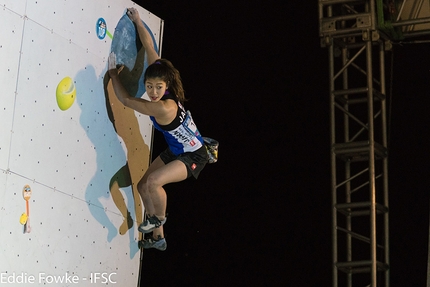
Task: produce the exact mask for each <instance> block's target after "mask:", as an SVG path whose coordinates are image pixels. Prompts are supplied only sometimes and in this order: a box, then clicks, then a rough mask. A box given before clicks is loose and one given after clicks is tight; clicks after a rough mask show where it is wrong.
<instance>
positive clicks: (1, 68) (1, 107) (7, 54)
mask: <svg viewBox="0 0 430 287" xmlns="http://www.w3.org/2000/svg"><path fill="white" fill-rule="evenodd" d="M0 23H1V33H0V63H1V64H0V75H1V77H0V87H1V96H0V119H1V124H0V135H1V136H0V169H4V170H6V169H7V167H8V158H9V146H10V137H11V130H12V120H13V109H14V103H15V90H16V79H17V76H18V67H19V60H20V50H21V48H20V46H21V37H22V33H23V24H24V22H23V20H22V17H21V16H19V15H18V14H16V13H14V12H12V11H11V10H8V9H4V8H0Z"/></svg>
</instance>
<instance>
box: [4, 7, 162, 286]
mask: <svg viewBox="0 0 430 287" xmlns="http://www.w3.org/2000/svg"><path fill="white" fill-rule="evenodd" d="M127 7H135V8H137V9H138V11H139V13H140V16H141V18H142V20H143V22H144V23H145V24H146V25H147V29H148V30H149V32H150V34H151V36H152V37H153V40H154V46H155V47H156V49H157V50H158V49H159V47H160V46H161V39H162V27H163V21H162V20H161V19H160V18H158V17H157V16H155V15H153V14H151V13H150V12H148V11H146V10H145V9H143V8H141V7H139V6H137V5H136V4H135V3H133V2H131V1H126V0H90V1H88V0H0V29H1V32H0V88H1V95H0V119H1V124H0V242H1V244H0V285H2V286H3V285H6V286H7V285H8V284H9V285H10V286H15V285H16V284H23V285H22V286H30V284H31V286H33V285H35V286H39V285H40V286H46V285H50V284H52V285H53V286H71V285H76V286H102V285H103V286H106V285H118V286H137V284H138V277H139V276H138V275H139V266H140V250H139V248H138V245H137V241H138V240H139V232H138V231H137V224H138V223H139V222H141V220H142V214H143V212H144V211H143V207H142V204H141V200H140V197H139V196H138V194H137V190H136V183H137V181H138V180H139V178H140V177H141V176H142V175H143V173H144V172H145V170H146V169H147V167H148V164H149V160H150V149H151V142H152V139H151V137H152V125H151V123H150V121H149V119H148V118H147V117H146V116H144V115H140V114H137V113H135V112H134V111H132V110H130V109H128V108H125V107H124V106H122V105H121V103H119V102H118V100H117V99H116V96H115V94H114V93H113V89H112V86H111V83H110V81H109V77H108V76H107V74H106V73H107V58H108V55H109V53H110V51H111V49H112V46H113V45H112V43H113V42H115V40H117V42H119V43H123V44H124V43H125V45H131V46H133V47H135V48H134V49H132V51H131V52H130V51H128V52H124V53H123V58H124V57H125V58H127V59H126V60H127V61H128V64H129V65H133V64H135V62H134V61H135V60H136V59H138V60H142V59H144V58H145V55H144V52H141V51H143V50H141V49H140V46H139V45H138V44H139V43H138V42H139V41H138V40H137V41H136V35H135V33H134V32H135V31H134V32H133V23H132V22H131V21H130V20H129V19H128V18H127V16H124V15H125V12H126V8H127ZM120 20H121V21H122V22H124V23H125V24H124V23H123V24H122V26H126V27H127V29H128V30H127V31H128V33H129V34H130V33H131V34H130V35H128V36H127V37H128V38H127V39H121V38H120V37H123V34H124V33H123V32H121V33H119V34H118V35H116V33H115V27H117V25H118V23H120ZM127 21H128V22H127ZM133 33H134V34H133ZM133 37H134V38H133ZM127 41H128V42H127ZM116 49H117V50H119V51H120V52H121V50H123V49H124V47H123V46H120V47H116ZM139 49H140V50H139ZM127 53H129V54H127ZM139 54H141V58H139ZM124 55H125V56H124ZM127 55H129V57H128V56H127ZM142 61H143V60H142ZM136 62H137V61H136ZM136 65H137V64H136ZM142 65H143V64H142ZM131 68H133V67H131ZM124 70H125V72H124V74H123V75H121V76H122V78H123V80H124V81H127V82H128V83H129V84H130V86H134V87H135V88H133V89H132V91H130V93H132V95H133V96H137V97H140V96H142V94H143V93H144V92H145V91H144V89H143V90H142V87H140V83H136V81H140V80H141V78H139V77H136V75H135V74H134V75H133V77H131V76H130V75H129V74H130V73H127V69H124ZM138 70H139V71H140V73H141V72H142V71H143V67H141V68H140V69H138ZM133 81H134V82H133ZM136 87H137V88H136ZM143 97H146V94H143Z"/></svg>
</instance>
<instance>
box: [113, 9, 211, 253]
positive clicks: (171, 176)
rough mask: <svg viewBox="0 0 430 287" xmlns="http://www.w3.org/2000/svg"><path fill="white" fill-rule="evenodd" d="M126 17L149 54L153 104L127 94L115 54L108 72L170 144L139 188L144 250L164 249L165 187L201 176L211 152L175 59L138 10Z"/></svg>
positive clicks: (147, 77) (121, 95)
mask: <svg viewBox="0 0 430 287" xmlns="http://www.w3.org/2000/svg"><path fill="white" fill-rule="evenodd" d="M127 15H128V17H129V18H130V19H131V20H132V21H133V22H134V23H135V25H136V29H137V33H138V35H139V38H140V41H141V42H142V45H143V48H144V49H145V52H146V54H147V60H148V67H147V69H146V70H145V74H144V85H145V88H146V93H147V95H148V97H149V100H146V99H143V98H135V97H131V96H130V95H129V94H128V92H127V91H126V89H125V87H124V86H123V84H122V83H121V80H120V78H119V73H120V69H121V68H119V69H118V68H117V65H116V57H115V54H114V53H113V52H112V53H111V54H110V55H109V63H108V69H109V72H108V73H109V76H110V78H111V80H112V85H113V88H114V91H115V94H116V96H117V97H118V99H119V101H120V102H121V103H122V104H124V106H126V107H129V108H131V109H134V110H135V111H137V112H139V113H142V114H145V115H148V116H149V117H150V119H151V121H152V122H153V125H154V127H155V128H156V129H157V130H159V131H161V132H162V133H163V135H164V138H165V139H166V142H167V145H168V148H167V149H166V150H164V151H163V152H162V153H161V154H160V155H159V156H158V157H157V158H156V159H155V160H154V161H153V162H152V163H151V164H150V165H149V167H148V170H147V171H146V173H145V174H144V176H143V177H142V179H141V180H140V181H139V183H138V185H137V187H138V190H139V194H140V196H141V197H142V201H143V204H144V207H145V211H146V220H144V221H143V222H142V224H140V226H139V231H140V232H142V233H145V234H147V236H146V238H144V240H143V248H156V249H158V250H162V251H163V250H165V249H166V247H167V243H166V240H165V238H164V233H163V224H164V223H165V222H166V219H167V217H166V205H167V195H166V191H165V190H164V188H163V186H164V185H166V184H168V183H173V182H179V181H183V180H185V179H187V178H189V177H194V178H197V177H198V175H199V173H200V172H201V170H202V169H203V168H204V167H205V165H206V163H207V162H208V154H207V150H206V147H205V145H204V140H203V138H202V136H201V135H200V133H199V131H198V129H197V127H196V125H195V123H194V121H193V119H192V117H191V114H190V113H189V111H186V110H185V108H184V106H183V103H184V101H185V95H184V90H183V87H182V82H181V78H180V75H179V71H178V70H177V69H176V68H175V67H174V66H173V65H172V63H171V62H170V61H168V60H166V59H161V58H160V57H159V56H158V54H157V52H156V51H155V49H154V45H153V43H152V39H151V37H150V35H149V32H148V31H147V30H146V28H145V27H144V25H143V23H142V21H141V19H140V16H139V13H138V11H137V10H136V9H135V8H130V9H128V10H127Z"/></svg>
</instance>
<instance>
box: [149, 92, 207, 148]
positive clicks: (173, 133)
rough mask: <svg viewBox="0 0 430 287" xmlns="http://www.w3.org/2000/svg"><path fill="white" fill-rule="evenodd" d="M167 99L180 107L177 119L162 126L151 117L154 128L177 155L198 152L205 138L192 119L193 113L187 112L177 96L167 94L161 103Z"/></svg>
mask: <svg viewBox="0 0 430 287" xmlns="http://www.w3.org/2000/svg"><path fill="white" fill-rule="evenodd" d="M167 99H172V100H174V101H175V103H176V104H177V105H178V112H177V113H176V117H175V119H174V120H173V121H172V122H171V123H170V124H168V125H160V124H158V123H157V121H156V120H155V118H154V117H153V116H150V119H151V121H152V123H153V124H154V127H155V128H156V129H157V130H159V131H161V132H162V133H163V135H164V138H165V139H166V142H167V144H168V146H169V148H170V150H171V151H172V152H173V153H174V154H175V155H180V154H182V153H185V152H193V151H196V150H198V149H199V148H201V147H202V146H203V144H204V143H203V138H202V136H201V134H200V132H199V130H198V129H197V126H196V124H195V123H194V121H193V118H192V117H191V113H190V112H189V111H185V108H184V107H183V106H182V104H181V103H180V102H179V101H178V100H177V98H176V96H174V95H171V94H169V93H168V92H166V94H165V95H164V96H163V97H162V98H161V101H163V100H167Z"/></svg>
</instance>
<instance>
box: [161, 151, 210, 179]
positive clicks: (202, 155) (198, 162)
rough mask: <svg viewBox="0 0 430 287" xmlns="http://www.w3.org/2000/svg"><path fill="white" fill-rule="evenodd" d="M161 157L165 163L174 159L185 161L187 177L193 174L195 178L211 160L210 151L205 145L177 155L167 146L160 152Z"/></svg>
mask: <svg viewBox="0 0 430 287" xmlns="http://www.w3.org/2000/svg"><path fill="white" fill-rule="evenodd" d="M160 158H161V160H162V161H163V162H164V163H165V164H168V163H169V162H172V161H174V160H179V161H181V162H183V163H184V164H185V166H186V167H187V178H189V177H191V176H193V177H194V178H195V179H197V177H198V176H199V174H200V172H201V171H202V169H203V168H204V167H205V165H206V164H207V163H208V160H209V159H208V153H207V151H206V147H205V146H204V145H203V146H202V147H201V148H199V149H198V150H196V151H193V152H186V153H182V154H180V155H175V154H174V153H173V152H172V151H171V150H170V149H169V148H167V149H166V150H164V151H163V152H162V153H160Z"/></svg>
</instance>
